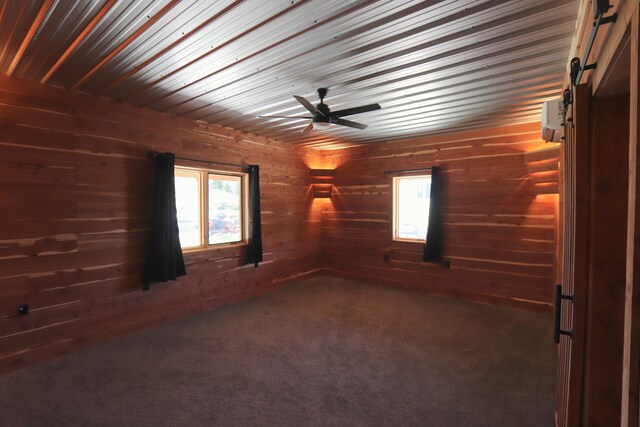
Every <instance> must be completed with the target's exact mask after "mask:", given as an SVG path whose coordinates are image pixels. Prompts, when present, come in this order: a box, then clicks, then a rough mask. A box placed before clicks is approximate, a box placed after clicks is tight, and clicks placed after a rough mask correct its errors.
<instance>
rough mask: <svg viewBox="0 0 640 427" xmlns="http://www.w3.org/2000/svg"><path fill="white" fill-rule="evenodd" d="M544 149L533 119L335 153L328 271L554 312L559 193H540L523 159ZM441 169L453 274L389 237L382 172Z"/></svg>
mask: <svg viewBox="0 0 640 427" xmlns="http://www.w3.org/2000/svg"><path fill="white" fill-rule="evenodd" d="M554 145H555V144H554ZM542 148H549V144H545V143H544V142H542V141H541V140H540V124H539V123H538V124H536V123H534V124H526V125H517V126H509V127H502V128H496V129H489V130H481V131H469V132H464V133H457V134H449V135H442V136H433V137H427V138H421V139H416V140H409V141H397V142H391V143H389V144H372V145H369V146H366V147H356V148H350V149H344V150H340V151H334V152H329V153H327V154H326V155H325V159H324V167H328V168H331V167H335V168H336V180H335V189H334V191H333V193H332V197H331V201H332V203H330V204H327V205H326V206H325V210H324V216H323V247H324V251H323V262H324V264H323V267H324V269H325V272H327V273H329V274H334V275H338V276H344V277H349V278H353V279H360V280H365V281H369V282H376V283H382V284H390V285H397V286H403V287H410V288H417V289H423V290H426V291H428V292H431V293H436V294H443V295H452V296H457V297H461V298H468V299H473V300H477V301H483V302H491V303H498V304H506V305H511V306H519V307H523V308H533V309H540V310H550V308H551V299H552V286H553V276H554V262H555V261H554V251H555V238H556V236H555V229H556V220H555V218H556V210H557V203H558V196H557V194H539V195H535V194H534V191H533V188H532V186H533V182H532V180H531V178H530V177H529V175H528V172H527V165H526V162H525V160H524V153H526V152H530V151H533V150H539V149H542ZM433 165H439V166H442V181H443V202H442V204H443V232H444V259H445V260H447V261H449V262H450V269H447V268H445V267H444V266H443V265H434V264H428V263H424V262H422V261H421V251H422V245H421V244H419V243H406V242H394V241H392V238H391V226H392V218H391V216H392V204H391V199H392V194H391V177H390V176H389V175H385V174H384V171H385V170H397V169H413V168H423V167H428V166H433ZM386 259H388V261H387V260H386Z"/></svg>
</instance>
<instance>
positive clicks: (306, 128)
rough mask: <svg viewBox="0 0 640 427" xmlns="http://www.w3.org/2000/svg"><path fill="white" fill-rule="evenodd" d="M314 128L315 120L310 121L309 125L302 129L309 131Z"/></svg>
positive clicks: (304, 131)
mask: <svg viewBox="0 0 640 427" xmlns="http://www.w3.org/2000/svg"><path fill="white" fill-rule="evenodd" d="M312 130H313V122H311V123H309V124H308V125H307V127H305V128H304V129H302V133H307V132H310V131H312Z"/></svg>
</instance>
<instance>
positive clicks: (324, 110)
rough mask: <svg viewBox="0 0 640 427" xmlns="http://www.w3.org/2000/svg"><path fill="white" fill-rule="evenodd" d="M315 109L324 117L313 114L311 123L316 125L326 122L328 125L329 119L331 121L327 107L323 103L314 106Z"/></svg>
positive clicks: (329, 110)
mask: <svg viewBox="0 0 640 427" xmlns="http://www.w3.org/2000/svg"><path fill="white" fill-rule="evenodd" d="M316 108H317V109H318V110H319V111H320V112H321V113H322V114H324V116H322V115H320V114H315V115H314V118H313V121H314V122H316V123H318V122H326V123H330V119H331V109H330V108H329V106H328V105H327V104H325V103H323V102H321V103H320V104H318V105H316Z"/></svg>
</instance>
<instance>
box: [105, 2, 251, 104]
mask: <svg viewBox="0 0 640 427" xmlns="http://www.w3.org/2000/svg"><path fill="white" fill-rule="evenodd" d="M245 1H246V0H236V1H234V2H233V3H231V4H230V5H228V6H227V7H225V8H224V9H222V10H221V11H219V12H218V13H216V14H215V15H213V16H212V17H210V18H209V19H207V20H205V21H204V22H202V23H201V24H200V25H198V26H197V27H195V28H194V29H193V30H191V31H189V32H188V33H187V34H185V35H184V36H183V37H181V38H179V39H178V40H176V41H175V42H173V43H171V44H169V45H167V47H165V48H163V49H162V50H160V51H159V52H158V53H156V54H155V55H153V56H151V57H150V58H149V59H147V60H145V61H144V62H142V63H140V64H137V65H136V67H135V68H133V69H132V70H131V71H129V72H127V73H125V74H124V75H122V76H120V77H119V78H118V79H116V80H114V81H113V82H112V83H110V84H108V85H107V86H105V87H104V88H103V89H101V90H100V91H99V92H98V95H104V94H105V93H106V92H109V91H110V90H112V89H113V88H115V87H116V86H119V85H120V84H122V83H123V82H124V81H125V80H128V79H130V78H131V77H132V76H133V75H134V74H136V73H138V72H139V71H141V70H143V69H144V68H146V67H147V66H148V65H149V64H151V63H152V62H154V61H156V60H157V59H158V58H160V57H161V56H162V55H164V54H166V53H167V52H169V51H170V50H171V49H173V48H175V47H176V46H178V45H180V44H181V43H183V42H185V41H186V40H187V39H189V38H190V37H192V36H193V35H194V34H196V33H197V32H199V31H200V30H202V29H203V28H205V27H206V26H208V25H209V24H211V23H213V22H215V21H216V20H218V19H219V18H221V17H222V16H224V15H226V14H227V13H229V12H231V11H232V10H234V9H235V8H236V7H238V6H239V5H241V4H242V3H244V2H245Z"/></svg>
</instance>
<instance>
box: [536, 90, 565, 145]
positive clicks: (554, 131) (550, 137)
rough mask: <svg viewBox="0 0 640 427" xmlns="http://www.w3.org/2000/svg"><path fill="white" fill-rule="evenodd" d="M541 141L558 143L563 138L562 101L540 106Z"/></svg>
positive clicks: (548, 102) (547, 102)
mask: <svg viewBox="0 0 640 427" xmlns="http://www.w3.org/2000/svg"><path fill="white" fill-rule="evenodd" d="M541 121H542V139H543V140H545V141H547V142H560V141H561V140H562V137H563V136H564V126H563V123H564V106H563V104H562V99H554V100H553V101H546V102H545V103H544V104H542V119H541Z"/></svg>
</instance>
